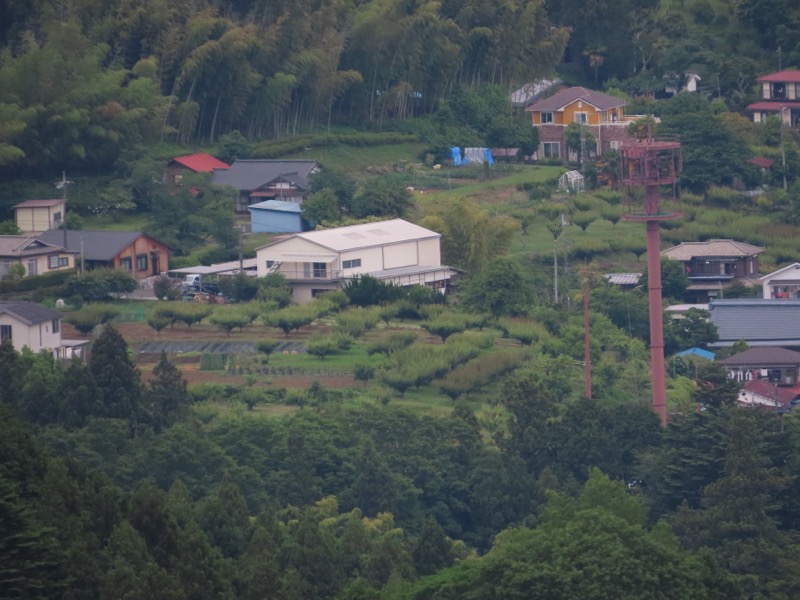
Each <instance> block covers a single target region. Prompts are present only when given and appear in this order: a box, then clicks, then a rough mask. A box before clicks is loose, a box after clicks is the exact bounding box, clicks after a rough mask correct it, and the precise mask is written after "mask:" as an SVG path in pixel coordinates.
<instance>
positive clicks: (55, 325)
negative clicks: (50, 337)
mask: <svg viewBox="0 0 800 600" xmlns="http://www.w3.org/2000/svg"><path fill="white" fill-rule="evenodd" d="M59 331H61V321H59V320H58V319H53V333H58V332H59Z"/></svg>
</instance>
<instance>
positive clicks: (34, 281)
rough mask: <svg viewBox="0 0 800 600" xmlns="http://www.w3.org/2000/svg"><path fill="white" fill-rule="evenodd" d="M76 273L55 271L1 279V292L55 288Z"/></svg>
mask: <svg viewBox="0 0 800 600" xmlns="http://www.w3.org/2000/svg"><path fill="white" fill-rule="evenodd" d="M73 275H75V270H74V269H70V270H65V271H53V272H52V273H44V274H42V275H33V276H31V277H23V278H22V279H17V280H15V281H0V294H1V295H5V294H13V293H15V292H30V291H33V290H38V289H41V288H53V287H60V286H62V285H64V282H65V281H66V280H67V279H69V278H70V277H72V276H73Z"/></svg>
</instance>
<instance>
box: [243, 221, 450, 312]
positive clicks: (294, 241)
mask: <svg viewBox="0 0 800 600" xmlns="http://www.w3.org/2000/svg"><path fill="white" fill-rule="evenodd" d="M440 238H441V235H440V234H438V233H436V232H435V231H431V230H430V229H425V228H424V227H420V226H419V225H414V224H413V223H409V222H408V221H405V220H403V219H391V220H389V221H378V222H375V223H361V224H358V225H349V226H347V227H335V228H333V229H323V230H318V231H307V232H305V233H296V234H294V235H289V236H285V237H282V238H280V239H277V240H275V241H273V242H272V243H270V244H267V245H266V246H262V247H261V248H259V249H258V250H257V269H258V276H259V277H264V276H266V275H268V274H270V273H280V274H281V275H283V276H284V277H286V279H287V280H288V282H289V285H290V286H291V288H292V295H293V298H294V301H295V302H298V303H304V302H309V301H310V300H311V299H312V298H313V297H315V296H316V295H317V294H318V293H319V292H323V291H327V290H335V289H339V288H340V287H341V286H342V285H343V284H345V283H346V282H347V281H348V280H349V279H352V278H354V277H358V276H360V275H370V276H372V277H375V278H377V279H380V280H382V281H385V282H387V283H392V284H394V285H400V286H409V285H417V284H419V285H426V286H429V287H433V288H436V289H440V290H442V291H444V289H445V287H446V285H447V282H448V281H449V280H450V278H451V277H452V276H453V275H454V274H455V272H454V271H453V269H451V268H450V267H448V266H445V265H442V262H441V252H440V247H439V242H440Z"/></svg>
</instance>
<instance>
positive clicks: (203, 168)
mask: <svg viewBox="0 0 800 600" xmlns="http://www.w3.org/2000/svg"><path fill="white" fill-rule="evenodd" d="M172 162H176V163H178V164H181V165H183V166H184V167H186V168H187V169H191V170H192V171H194V172H195V173H211V172H212V171H213V170H214V169H227V168H228V167H229V166H230V165H228V164H226V163H224V162H222V161H221V160H219V159H218V158H214V157H213V156H211V155H210V154H206V153H205V152H199V153H197V154H189V155H187V156H179V157H178V158H173V159H172Z"/></svg>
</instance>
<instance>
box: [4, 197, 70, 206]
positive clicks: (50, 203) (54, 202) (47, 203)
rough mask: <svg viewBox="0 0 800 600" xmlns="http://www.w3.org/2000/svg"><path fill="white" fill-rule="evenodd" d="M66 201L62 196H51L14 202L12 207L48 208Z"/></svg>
mask: <svg viewBox="0 0 800 600" xmlns="http://www.w3.org/2000/svg"><path fill="white" fill-rule="evenodd" d="M65 203H66V200H64V199H63V198H53V199H51V200H25V202H20V203H19V204H15V205H14V208H15V209H17V208H50V207H53V206H61V205H63V204H65Z"/></svg>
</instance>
